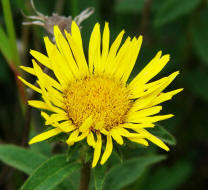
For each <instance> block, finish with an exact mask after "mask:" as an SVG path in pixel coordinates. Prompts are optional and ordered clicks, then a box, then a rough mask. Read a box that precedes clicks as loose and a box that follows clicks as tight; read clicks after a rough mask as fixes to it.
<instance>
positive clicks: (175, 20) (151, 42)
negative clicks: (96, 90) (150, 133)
mask: <svg viewBox="0 0 208 190" xmlns="http://www.w3.org/2000/svg"><path fill="white" fill-rule="evenodd" d="M34 3H35V5H36V8H37V9H38V10H39V11H40V12H42V13H44V14H45V15H51V14H52V13H53V12H58V13H59V14H61V15H65V16H68V15H73V16H74V15H77V14H79V13H80V12H81V11H82V10H84V9H86V8H88V7H94V8H95V13H94V14H93V15H92V16H91V17H89V18H88V19H87V20H86V21H84V22H83V24H82V35H83V41H84V47H85V51H86V52H87V45H88V41H89V36H90V33H91V30H92V28H93V26H94V24H95V23H96V22H100V23H101V27H102V28H103V26H104V22H105V21H108V22H109V25H110V31H111V39H112V40H113V39H114V38H115V36H116V35H117V34H118V33H119V32H120V31H121V30H122V29H125V31H126V37H127V35H128V36H131V37H133V36H135V35H136V36H138V35H140V34H142V35H143V36H144V42H143V45H142V49H141V51H140V54H139V57H138V59H137V63H136V65H135V68H134V72H133V75H132V77H133V76H135V75H136V73H138V72H139V71H140V70H141V68H143V66H144V65H145V64H147V63H148V62H149V61H150V60H151V59H152V58H153V56H154V55H155V54H156V53H157V52H158V51H159V50H162V51H163V54H167V53H168V54H170V55H171V60H170V62H169V64H168V65H167V66H166V67H165V69H164V70H163V71H162V72H161V73H160V74H159V76H157V77H158V78H159V77H163V76H166V75H168V74H170V73H172V72H173V71H177V70H179V71H180V73H181V74H180V75H179V76H178V78H177V79H176V80H175V81H174V82H173V84H172V85H171V86H170V87H168V89H167V91H168V90H173V89H176V88H181V87H182V88H184V91H183V92H182V93H180V94H178V95H177V96H176V97H175V98H173V100H172V101H170V102H167V103H164V104H163V106H164V108H163V112H164V113H173V114H174V115H175V117H174V118H171V119H169V120H167V121H164V122H162V125H163V126H165V128H166V129H167V130H168V131H170V132H171V133H172V134H173V135H174V136H175V137H176V139H177V144H176V146H173V147H171V151H170V152H168V153H167V156H168V158H167V159H166V160H165V161H163V162H162V163H160V164H157V165H156V166H155V167H153V168H151V169H149V170H147V171H146V172H145V173H144V175H143V176H142V177H141V178H139V179H138V180H137V181H136V182H134V184H132V185H130V186H128V187H126V188H125V190H139V189H145V190H196V189H197V190H206V189H207V186H208V175H207V171H208V119H207V118H208V1H207V0H154V1H153V0H104V1H98V0H71V1H70V0H50V1H49V0H44V1H43V0H35V1H34ZM11 6H12V13H13V18H14V24H15V29H16V35H17V39H18V41H17V43H18V47H19V51H20V55H21V60H22V63H23V64H24V65H29V66H30V65H31V63H30V59H31V57H30V55H29V50H30V49H35V50H38V51H41V52H43V53H45V49H44V44H43V36H44V35H46V32H45V31H44V29H43V28H41V27H39V26H23V25H22V22H23V20H25V19H24V17H23V16H22V14H21V12H20V10H23V11H24V12H25V14H27V15H34V12H33V11H32V8H31V6H30V2H29V1H28V0H11ZM0 25H1V26H3V27H5V23H4V17H3V14H2V7H0ZM112 40H111V42H112ZM0 43H1V40H0ZM0 89H1V94H0V95H1V97H0V143H10V144H20V142H21V141H22V136H23V133H24V131H23V130H24V127H23V125H24V124H23V123H24V117H23V114H22V113H21V111H20V110H21V109H20V105H19V103H18V96H17V87H16V82H15V79H14V76H13V73H12V71H11V70H10V68H9V66H8V65H7V62H6V60H5V59H4V58H3V56H2V54H0ZM33 112H34V113H33V120H34V122H35V123H36V124H37V125H40V123H41V124H42V121H40V116H39V112H38V111H36V110H34V111H33ZM151 146H154V145H151ZM154 148H155V147H154ZM155 149H156V150H158V152H160V153H163V154H164V151H162V150H159V148H155ZM146 151H148V149H146ZM1 168H2V170H0V189H2V190H4V189H5V190H7V189H8V190H10V189H11V190H12V189H18V187H19V186H20V185H21V184H22V183H23V182H24V180H25V179H26V177H25V176H24V175H23V174H22V173H21V172H18V171H15V172H12V173H11V172H9V170H8V172H5V171H4V166H3V165H2V163H0V169H1ZM126 175H128V174H126Z"/></svg>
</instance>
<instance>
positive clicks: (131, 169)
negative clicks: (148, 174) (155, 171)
mask: <svg viewBox="0 0 208 190" xmlns="http://www.w3.org/2000/svg"><path fill="white" fill-rule="evenodd" d="M163 159H165V156H143V157H140V158H135V159H131V160H127V161H126V162H124V163H123V164H118V165H116V166H114V167H112V168H111V169H110V170H109V171H108V173H107V174H106V176H105V179H104V188H103V189H104V190H118V189H121V188H122V187H124V186H126V185H128V184H130V183H132V182H134V181H135V180H136V179H137V178H139V177H140V176H141V175H142V173H143V172H144V170H145V168H146V167H148V166H150V165H151V164H154V163H157V162H159V161H161V160H163Z"/></svg>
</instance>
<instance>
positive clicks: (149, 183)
mask: <svg viewBox="0 0 208 190" xmlns="http://www.w3.org/2000/svg"><path fill="white" fill-rule="evenodd" d="M192 169H193V166H192V165H191V163H189V162H184V161H180V162H178V163H176V164H175V165H173V166H172V167H170V168H169V167H161V168H160V169H159V170H157V171H156V172H155V173H153V174H152V176H149V177H148V178H147V179H146V183H145V184H144V187H143V188H144V189H145V190H173V189H177V187H178V186H179V185H180V184H182V183H184V182H186V180H187V178H188V177H190V175H191V173H192Z"/></svg>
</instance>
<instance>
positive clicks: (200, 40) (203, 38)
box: [191, 10, 208, 64]
mask: <svg viewBox="0 0 208 190" xmlns="http://www.w3.org/2000/svg"><path fill="white" fill-rule="evenodd" d="M207 18H208V11H207V10H206V11H204V12H201V15H200V18H199V20H197V21H196V23H195V24H194V25H193V27H192V30H191V34H192V38H193V45H194V48H195V50H196V54H197V55H198V56H199V58H201V59H202V60H203V61H204V62H205V63H207V64H208V45H207V44H208V35H207V34H208V25H207Z"/></svg>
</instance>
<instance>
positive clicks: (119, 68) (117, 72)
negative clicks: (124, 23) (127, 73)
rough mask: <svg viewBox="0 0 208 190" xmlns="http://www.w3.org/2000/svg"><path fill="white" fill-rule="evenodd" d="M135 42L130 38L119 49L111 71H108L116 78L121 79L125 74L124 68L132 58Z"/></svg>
mask: <svg viewBox="0 0 208 190" xmlns="http://www.w3.org/2000/svg"><path fill="white" fill-rule="evenodd" d="M132 45H133V42H132V41H131V38H130V37H128V38H127V39H126V40H125V42H124V43H123V45H122V46H121V48H120V49H119V51H118V53H117V55H116V57H115V59H114V61H112V63H111V65H110V66H111V70H109V71H108V73H109V74H111V75H112V76H114V77H115V78H118V79H120V78H121V77H122V75H123V73H124V68H125V66H126V64H127V63H128V61H129V59H130V56H131V51H130V50H131V49H132ZM127 65H128V64H127Z"/></svg>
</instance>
